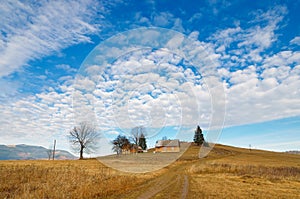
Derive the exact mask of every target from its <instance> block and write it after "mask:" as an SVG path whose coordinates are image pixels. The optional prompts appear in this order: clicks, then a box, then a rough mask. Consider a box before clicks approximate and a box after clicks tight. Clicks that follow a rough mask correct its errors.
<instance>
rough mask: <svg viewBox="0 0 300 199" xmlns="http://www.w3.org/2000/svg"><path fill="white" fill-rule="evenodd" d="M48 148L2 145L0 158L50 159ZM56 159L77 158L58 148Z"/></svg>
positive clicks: (0, 146)
mask: <svg viewBox="0 0 300 199" xmlns="http://www.w3.org/2000/svg"><path fill="white" fill-rule="evenodd" d="M47 151H48V149H46V148H44V147H41V146H30V145H25V144H20V145H0V160H36V159H48V153H47ZM55 159H56V160H65V159H76V157H75V156H74V155H72V154H71V153H70V152H68V151H64V150H56V151H55Z"/></svg>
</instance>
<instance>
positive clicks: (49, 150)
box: [47, 147, 53, 160]
mask: <svg viewBox="0 0 300 199" xmlns="http://www.w3.org/2000/svg"><path fill="white" fill-rule="evenodd" d="M52 153H53V152H52V149H51V148H50V147H49V149H47V155H48V160H50V159H51V156H52Z"/></svg>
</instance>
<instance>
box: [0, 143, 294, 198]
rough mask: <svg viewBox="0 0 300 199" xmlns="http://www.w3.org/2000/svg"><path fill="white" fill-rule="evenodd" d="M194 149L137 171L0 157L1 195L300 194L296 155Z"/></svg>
mask: <svg viewBox="0 0 300 199" xmlns="http://www.w3.org/2000/svg"><path fill="white" fill-rule="evenodd" d="M198 153H199V147H197V146H193V145H191V146H190V147H189V148H188V149H187V151H185V152H184V154H183V155H182V156H181V157H180V158H179V159H178V160H177V161H175V162H173V163H172V164H170V165H169V166H166V167H164V168H162V169H160V170H157V171H155V172H148V173H140V174H137V173H135V174H134V173H126V172H120V171H117V170H115V169H112V168H109V167H107V166H105V165H104V164H102V163H101V162H99V161H97V160H96V159H87V160H60V161H47V160H27V161H24V160H19V161H0V176H1V178H0V198H112V199H113V198H115V199H117V198H118V199H119V198H130V199H132V198H141V199H150V198H162V199H164V198H186V199H198V198H300V194H299V187H300V156H299V155H294V154H287V153H276V152H270V151H262V150H251V151H250V150H248V149H243V148H236V147H230V146H224V145H216V146H215V147H214V148H213V150H212V151H211V152H210V153H209V154H208V156H207V157H205V158H201V159H199V158H198ZM139 155H140V154H134V155H131V157H132V158H131V159H130V158H129V157H128V160H130V161H132V160H133V159H136V158H139ZM149 155H150V154H149ZM155 155H156V154H155ZM141 157H143V155H142V156H141ZM116 161H118V157H116ZM53 190H55V191H53Z"/></svg>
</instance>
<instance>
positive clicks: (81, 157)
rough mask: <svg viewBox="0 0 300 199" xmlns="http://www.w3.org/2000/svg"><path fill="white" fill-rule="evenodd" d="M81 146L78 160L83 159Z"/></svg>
mask: <svg viewBox="0 0 300 199" xmlns="http://www.w3.org/2000/svg"><path fill="white" fill-rule="evenodd" d="M83 148H84V147H83V146H80V157H79V160H82V159H83Z"/></svg>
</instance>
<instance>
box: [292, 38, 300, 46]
mask: <svg viewBox="0 0 300 199" xmlns="http://www.w3.org/2000/svg"><path fill="white" fill-rule="evenodd" d="M290 44H294V45H298V46H300V37H298V36H297V37H294V39H292V40H291V41H290Z"/></svg>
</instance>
